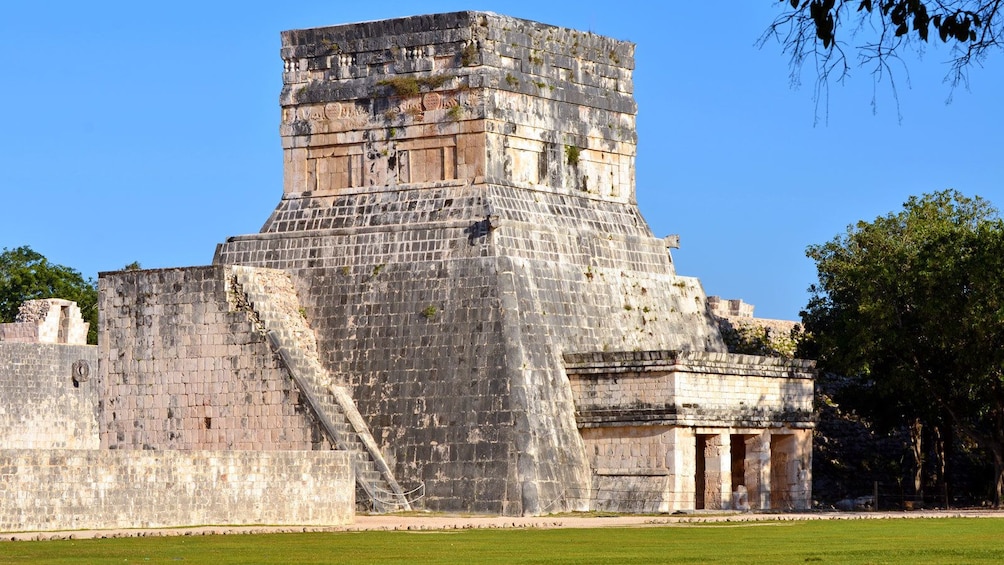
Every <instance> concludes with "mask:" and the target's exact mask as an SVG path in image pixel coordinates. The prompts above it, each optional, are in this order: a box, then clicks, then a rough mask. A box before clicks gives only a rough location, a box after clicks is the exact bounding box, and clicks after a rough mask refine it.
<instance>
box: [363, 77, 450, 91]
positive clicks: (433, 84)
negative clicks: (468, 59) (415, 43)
mask: <svg viewBox="0 0 1004 565" xmlns="http://www.w3.org/2000/svg"><path fill="white" fill-rule="evenodd" d="M454 78H456V77H455V76H454V75H450V74H443V75H432V76H427V77H412V76H395V77H391V78H386V79H383V80H380V81H377V85H378V86H386V87H388V88H390V89H391V90H392V91H393V92H394V94H395V95H396V96H415V95H417V94H419V93H421V92H422V91H428V90H435V89H437V88H439V87H441V86H443V85H444V84H446V83H447V82H449V81H451V80H453V79H454Z"/></svg>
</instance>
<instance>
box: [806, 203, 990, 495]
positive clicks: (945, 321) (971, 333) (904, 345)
mask: <svg viewBox="0 0 1004 565" xmlns="http://www.w3.org/2000/svg"><path fill="white" fill-rule="evenodd" d="M807 255H808V256H809V257H810V258H811V259H813V260H814V261H815V262H816V268H817V272H818V279H819V280H818V283H817V284H815V285H813V286H812V287H810V289H809V290H810V294H811V297H810V301H809V304H808V306H807V308H806V310H805V311H804V312H803V313H802V317H803V321H804V323H805V327H806V331H807V332H808V333H809V334H810V335H811V336H812V343H811V345H812V347H813V348H814V349H815V350H814V351H805V352H802V353H804V354H806V355H812V356H814V357H815V358H817V359H818V363H819V366H820V368H821V369H822V370H824V371H830V372H833V373H836V374H841V375H846V376H848V377H851V378H853V379H856V380H857V382H858V383H859V384H860V386H861V388H862V390H865V391H866V392H867V393H866V394H864V395H860V396H861V398H863V399H865V400H861V403H862V406H866V405H867V404H868V403H870V404H871V406H872V412H873V413H876V414H880V413H881V414H884V415H885V417H887V418H890V419H892V420H898V421H899V422H900V424H901V425H907V426H909V425H913V424H914V422H917V421H922V422H926V423H928V424H929V425H932V424H933V425H936V426H942V428H941V429H944V430H945V431H946V432H947V433H949V434H959V435H960V436H961V437H962V438H963V439H965V440H967V441H968V442H969V443H970V444H971V445H976V446H978V447H979V448H980V449H982V450H984V451H985V453H987V454H988V456H989V457H990V458H991V460H992V463H993V466H994V470H995V473H994V485H993V488H992V489H991V490H992V492H993V493H994V501H995V503H996V504H997V505H999V504H1000V501H1001V495H1002V492H1004V223H1002V221H1001V220H1000V218H999V217H998V214H997V211H996V210H995V209H994V208H993V207H992V206H991V205H990V203H988V202H987V201H985V200H982V199H980V198H978V197H977V198H972V199H970V198H967V197H965V196H963V195H961V194H959V193H958V192H955V191H943V192H937V193H934V194H929V195H924V196H922V197H920V198H917V197H912V198H910V199H909V200H908V201H907V202H906V203H905V204H904V207H903V210H902V211H900V212H898V213H895V214H889V215H887V216H884V217H879V218H876V219H875V220H874V221H872V222H858V223H857V224H856V225H853V226H850V227H848V230H847V233H846V234H844V235H841V236H838V237H836V238H834V239H833V240H832V241H829V242H827V243H824V244H822V245H813V246H810V247H809V248H808V250H807Z"/></svg>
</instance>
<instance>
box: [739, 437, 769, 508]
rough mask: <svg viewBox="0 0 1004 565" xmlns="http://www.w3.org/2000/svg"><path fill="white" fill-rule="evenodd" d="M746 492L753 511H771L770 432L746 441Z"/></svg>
mask: <svg viewBox="0 0 1004 565" xmlns="http://www.w3.org/2000/svg"><path fill="white" fill-rule="evenodd" d="M745 477H746V490H747V492H748V494H749V503H750V509H751V510H769V509H770V431H769V430H764V431H763V433H761V434H759V435H756V436H752V437H750V438H748V439H747V440H746V475H745Z"/></svg>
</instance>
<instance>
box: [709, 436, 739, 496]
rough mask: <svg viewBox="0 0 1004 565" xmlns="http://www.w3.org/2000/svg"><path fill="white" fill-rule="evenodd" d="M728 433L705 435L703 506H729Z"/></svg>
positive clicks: (729, 466)
mask: <svg viewBox="0 0 1004 565" xmlns="http://www.w3.org/2000/svg"><path fill="white" fill-rule="evenodd" d="M730 445H731V442H730V438H729V434H728V433H718V434H714V435H707V436H706V439H705V443H704V507H705V508H706V509H708V510H722V509H726V508H729V507H730V506H731V497H732V461H731V458H730V456H729V453H730V451H729V449H730Z"/></svg>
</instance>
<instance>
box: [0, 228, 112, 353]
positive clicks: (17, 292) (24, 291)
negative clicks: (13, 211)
mask: <svg viewBox="0 0 1004 565" xmlns="http://www.w3.org/2000/svg"><path fill="white" fill-rule="evenodd" d="M36 298H64V299H66V300H73V301H74V302H76V303H77V305H78V306H79V307H80V312H81V314H82V315H83V317H84V321H85V322H89V323H90V324H91V326H90V329H89V330H88V332H87V343H91V344H95V343H97V342H98V289H97V285H96V284H95V283H94V281H93V280H91V279H87V280H85V279H84V277H83V276H81V274H80V273H79V272H78V271H76V270H74V269H71V268H69V267H64V266H63V265H55V264H53V263H50V262H49V261H48V259H46V258H45V257H44V256H42V254H40V253H38V252H36V251H34V250H32V249H31V248H30V247H28V246H22V247H17V248H15V249H7V248H6V247H5V248H4V249H3V252H2V253H0V322H13V321H14V318H15V317H16V316H17V310H18V307H19V306H20V305H21V303H22V302H24V301H25V300H32V299H36Z"/></svg>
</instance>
